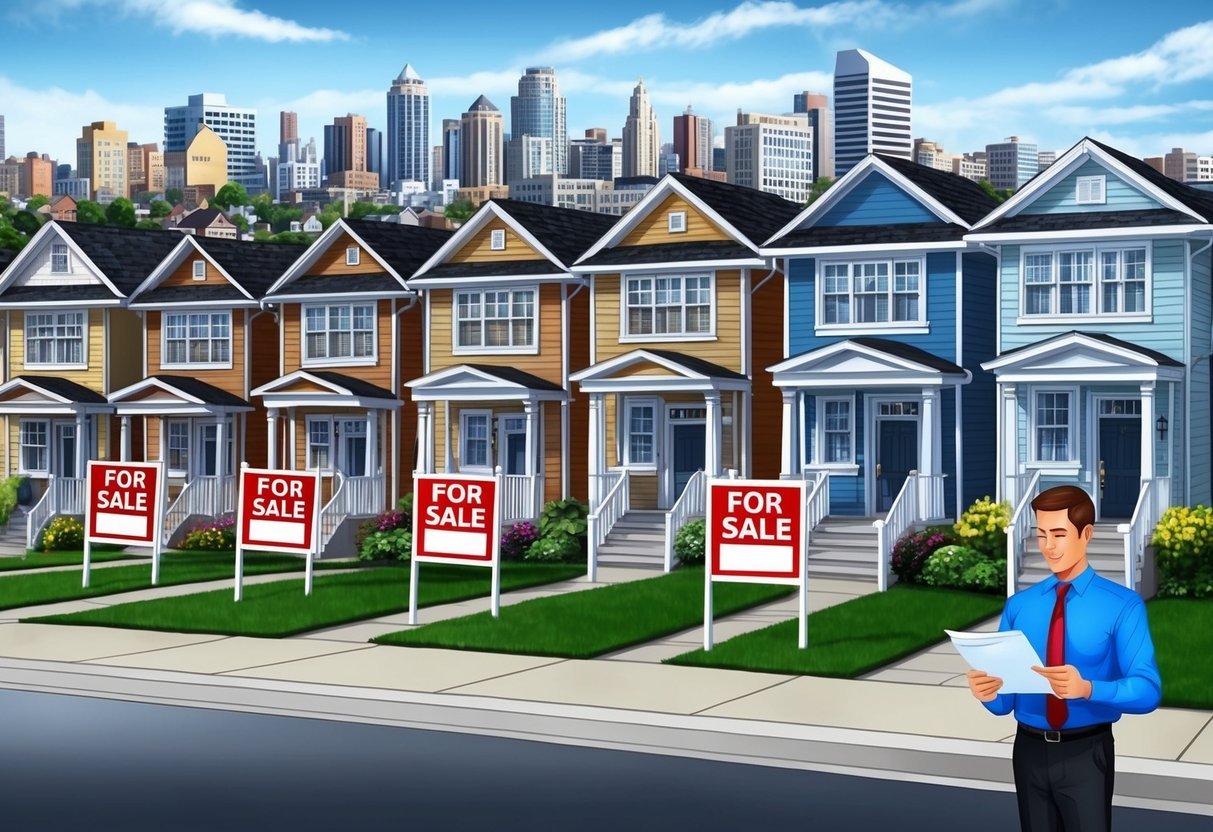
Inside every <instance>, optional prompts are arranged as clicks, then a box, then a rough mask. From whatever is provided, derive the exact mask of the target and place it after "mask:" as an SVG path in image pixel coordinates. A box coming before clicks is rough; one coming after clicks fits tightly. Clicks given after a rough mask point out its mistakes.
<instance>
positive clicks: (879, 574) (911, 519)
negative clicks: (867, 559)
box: [872, 471, 920, 592]
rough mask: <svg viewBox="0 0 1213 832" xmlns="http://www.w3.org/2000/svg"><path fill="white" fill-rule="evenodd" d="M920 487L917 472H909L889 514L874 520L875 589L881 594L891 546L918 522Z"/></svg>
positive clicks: (887, 585)
mask: <svg viewBox="0 0 1213 832" xmlns="http://www.w3.org/2000/svg"><path fill="white" fill-rule="evenodd" d="M919 493H920V487H919V483H918V472H917V471H911V472H910V473H909V474H908V475H907V476H906V481H905V482H904V483H902V485H901V491H899V492H897V497H896V498H895V499H894V500H893V505H891V506H889V513H888V514H886V515H885V516H884V518H882V519H880V520H874V521H873V522H872V525H873V526H875V527H876V557H877V561H876V587H877V589H879V590H880V591H881V592H884V591H885V590H886V589H888V588H889V562H890V560H891V558H892V556H893V544H894V543H896V542H897V541H898V539H899V538H900V537H901V536H902V534H904V533H905V531H906V529H908V528H910V527H911V526H913V525H914V524H915V523H916V522H918V514H919V512H918V496H919Z"/></svg>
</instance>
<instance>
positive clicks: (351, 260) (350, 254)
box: [345, 246, 362, 266]
mask: <svg viewBox="0 0 1213 832" xmlns="http://www.w3.org/2000/svg"><path fill="white" fill-rule="evenodd" d="M361 261H362V252H361V251H359V250H358V246H350V247H349V248H347V249H346V250H345V265H347V266H357V265H358V264H359V263H360V262H361Z"/></svg>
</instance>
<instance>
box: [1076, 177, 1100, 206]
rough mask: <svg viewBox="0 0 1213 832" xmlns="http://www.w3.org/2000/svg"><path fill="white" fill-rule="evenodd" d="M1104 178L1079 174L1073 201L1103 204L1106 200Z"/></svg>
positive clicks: (1083, 203) (1084, 203) (1081, 203)
mask: <svg viewBox="0 0 1213 832" xmlns="http://www.w3.org/2000/svg"><path fill="white" fill-rule="evenodd" d="M1106 180H1107V177H1105V176H1079V177H1078V178H1077V180H1076V182H1077V184H1076V186H1075V191H1076V193H1075V194H1074V201H1075V202H1077V203H1078V204H1079V205H1103V204H1104V203H1105V202H1106V201H1107V197H1106V194H1105V191H1106V188H1105V184H1106Z"/></svg>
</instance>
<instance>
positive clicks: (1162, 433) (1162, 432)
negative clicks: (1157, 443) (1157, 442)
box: [1154, 416, 1167, 440]
mask: <svg viewBox="0 0 1213 832" xmlns="http://www.w3.org/2000/svg"><path fill="white" fill-rule="evenodd" d="M1154 426H1155V427H1156V428H1158V438H1159V439H1163V440H1165V439H1166V438H1167V417H1166V416H1159V417H1158V421H1157V422H1155V423H1154Z"/></svg>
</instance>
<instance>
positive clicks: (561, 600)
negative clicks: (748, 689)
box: [372, 567, 795, 659]
mask: <svg viewBox="0 0 1213 832" xmlns="http://www.w3.org/2000/svg"><path fill="white" fill-rule="evenodd" d="M794 591H795V588H794V587H784V586H768V585H761V584H734V583H718V584H716V586H715V587H713V598H712V602H713V603H712V608H713V610H714V611H715V614H716V615H717V616H723V615H728V614H730V613H734V612H738V611H740V610H743V609H747V608H749V607H753V606H757V605H759V604H765V603H767V602H769V601H775V600H777V599H779V598H783V597H785V596H787V595H790V594H791V593H793V592H794ZM702 625H703V568H702V567H696V568H686V567H684V568H682V569H679V570H677V571H676V572H671V573H670V574H668V575H662V576H661V577H658V578H648V579H646V580H642V581H631V582H629V583H625V584H615V585H613V586H606V587H600V588H598V589H589V590H584V591H582V592H570V593H568V594H567V595H558V596H553V597H550V598H535V599H533V600H530V601H523V602H522V603H520V604H513V605H511V606H509V607H503V608H502V609H501V616H500V617H499V618H497V619H494V618H493V617H492V616H491V615H489V614H488V613H478V614H476V615H468V616H464V617H462V618H455V619H450V620H447V621H438V622H435V623H433V624H429V625H426V626H424V627H417V628H415V629H412V630H405V631H402V632H398V633H391V634H389V635H385V636H380V637H379V638H375V639H372V641H374V642H376V643H377V644H390V645H397V646H403V647H446V648H452V649H458V650H482V651H486V652H492V653H524V654H529V655H535V656H560V657H564V658H573V659H589V658H593V657H594V656H600V655H602V654H603V653H609V652H612V651H615V650H622V649H623V648H625V647H631V646H633V645H636V644H642V643H644V642H646V641H652V640H653V639H655V638H661V637H663V636H668V635H672V634H674V633H678V632H681V631H683V630H687V629H690V628H692V627H698V626H702Z"/></svg>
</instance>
